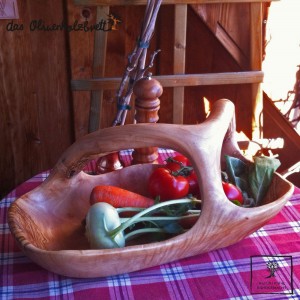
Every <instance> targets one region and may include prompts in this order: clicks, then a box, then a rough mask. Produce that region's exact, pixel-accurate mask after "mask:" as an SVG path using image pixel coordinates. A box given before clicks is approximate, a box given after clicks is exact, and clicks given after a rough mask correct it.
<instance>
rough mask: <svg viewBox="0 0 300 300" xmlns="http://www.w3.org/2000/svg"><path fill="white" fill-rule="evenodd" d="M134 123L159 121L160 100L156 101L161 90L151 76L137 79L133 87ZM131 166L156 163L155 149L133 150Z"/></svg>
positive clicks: (157, 82)
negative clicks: (134, 97)
mask: <svg viewBox="0 0 300 300" xmlns="http://www.w3.org/2000/svg"><path fill="white" fill-rule="evenodd" d="M133 93H134V95H135V96H136V100H135V121H136V123H156V122H157V121H158V120H159V116H158V111H159V108H160V100H159V99H158V98H159V97H160V96H161V95H162V93H163V88H162V86H161V84H160V83H159V81H157V80H156V79H153V78H152V77H151V74H149V75H148V76H146V77H143V78H141V79H139V80H138V81H137V82H136V83H135V85H134V87H133ZM132 158H133V160H132V164H139V163H156V162H157V158H158V148H157V147H147V148H138V149H135V150H134V151H133V153H132Z"/></svg>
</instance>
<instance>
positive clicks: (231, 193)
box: [222, 182, 243, 204]
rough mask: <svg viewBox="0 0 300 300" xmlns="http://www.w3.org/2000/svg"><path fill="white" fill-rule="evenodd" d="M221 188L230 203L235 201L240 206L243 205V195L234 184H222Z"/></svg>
mask: <svg viewBox="0 0 300 300" xmlns="http://www.w3.org/2000/svg"><path fill="white" fill-rule="evenodd" d="M222 186H223V190H224V192H225V195H226V197H227V198H228V199H229V200H230V201H234V202H236V201H237V202H239V203H240V204H243V194H242V192H241V191H240V190H239V189H238V188H237V187H236V186H235V185H234V184H232V183H229V182H222Z"/></svg>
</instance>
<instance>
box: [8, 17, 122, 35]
mask: <svg viewBox="0 0 300 300" xmlns="http://www.w3.org/2000/svg"><path fill="white" fill-rule="evenodd" d="M119 23H122V21H121V19H120V18H118V17H117V16H115V15H113V14H109V15H107V19H101V20H100V21H99V22H98V23H96V24H90V23H89V22H88V21H87V20H86V21H84V22H83V23H80V22H79V21H78V20H75V21H74V22H73V23H72V24H69V23H67V22H66V21H65V20H62V21H61V22H60V23H46V22H45V21H44V20H42V19H36V20H31V22H30V23H29V24H28V28H29V30H30V31H63V30H65V31H68V32H71V31H84V32H92V31H113V30H118V24H119ZM25 28H26V27H25V25H24V24H23V23H15V22H14V21H13V20H12V21H10V22H9V23H7V25H6V30H7V31H20V30H24V29H25Z"/></svg>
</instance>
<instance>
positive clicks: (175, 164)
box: [166, 154, 191, 172]
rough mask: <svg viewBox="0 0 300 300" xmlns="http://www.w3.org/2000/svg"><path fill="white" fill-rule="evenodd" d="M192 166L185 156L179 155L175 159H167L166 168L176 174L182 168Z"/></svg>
mask: <svg viewBox="0 0 300 300" xmlns="http://www.w3.org/2000/svg"><path fill="white" fill-rule="evenodd" d="M186 166H191V163H190V161H189V159H188V158H187V157H185V156H184V155H181V154H178V155H175V156H174V157H169V159H167V164H166V168H167V169H169V170H170V171H173V172H176V171H178V170H179V169H180V168H182V167H186Z"/></svg>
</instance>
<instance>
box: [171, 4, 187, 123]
mask: <svg viewBox="0 0 300 300" xmlns="http://www.w3.org/2000/svg"><path fill="white" fill-rule="evenodd" d="M174 28H175V29H174V30H175V37H174V62H173V73H174V74H184V73H185V54H186V29H187V5H186V4H178V5H176V6H175V24H174ZM183 114H184V87H175V88H174V89H173V123H175V124H183Z"/></svg>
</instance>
